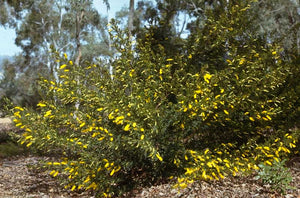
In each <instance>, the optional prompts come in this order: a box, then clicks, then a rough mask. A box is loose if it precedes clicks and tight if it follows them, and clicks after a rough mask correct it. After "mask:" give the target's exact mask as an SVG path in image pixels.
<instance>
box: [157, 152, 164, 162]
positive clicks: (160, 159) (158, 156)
mask: <svg viewBox="0 0 300 198" xmlns="http://www.w3.org/2000/svg"><path fill="white" fill-rule="evenodd" d="M156 157H157V159H159V161H163V158H162V157H161V156H160V155H159V153H156Z"/></svg>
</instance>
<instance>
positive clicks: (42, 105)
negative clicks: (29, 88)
mask: <svg viewBox="0 0 300 198" xmlns="http://www.w3.org/2000/svg"><path fill="white" fill-rule="evenodd" d="M36 106H38V107H45V106H47V105H46V104H44V103H38V104H37V105H36Z"/></svg>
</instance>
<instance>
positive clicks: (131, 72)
mask: <svg viewBox="0 0 300 198" xmlns="http://www.w3.org/2000/svg"><path fill="white" fill-rule="evenodd" d="M133 72H134V69H132V70H131V71H130V73H129V76H130V77H132V76H133Z"/></svg>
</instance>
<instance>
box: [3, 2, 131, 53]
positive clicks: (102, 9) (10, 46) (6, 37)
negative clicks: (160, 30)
mask: <svg viewBox="0 0 300 198" xmlns="http://www.w3.org/2000/svg"><path fill="white" fill-rule="evenodd" d="M120 2H121V3H120ZM109 3H110V10H109V12H107V9H106V5H105V4H103V0H94V6H95V8H96V9H97V10H98V11H99V13H100V14H102V15H106V16H107V14H108V17H109V18H113V17H114V14H115V13H116V12H117V11H119V10H121V8H122V7H124V6H125V7H128V3H129V0H109ZM15 38H16V34H15V31H14V30H13V29H9V28H4V27H2V26H0V55H8V56H13V55H15V54H16V53H18V52H21V49H20V48H19V47H17V46H16V45H15Z"/></svg>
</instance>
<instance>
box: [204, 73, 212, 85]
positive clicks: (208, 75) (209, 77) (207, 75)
mask: <svg viewBox="0 0 300 198" xmlns="http://www.w3.org/2000/svg"><path fill="white" fill-rule="evenodd" d="M211 77H212V75H210V74H209V73H207V74H205V75H204V80H205V82H207V83H209V80H210V79H211Z"/></svg>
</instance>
